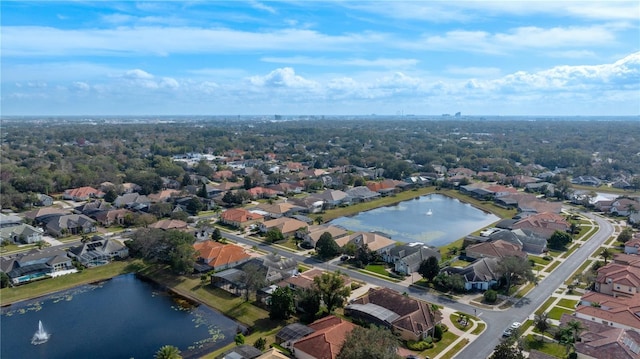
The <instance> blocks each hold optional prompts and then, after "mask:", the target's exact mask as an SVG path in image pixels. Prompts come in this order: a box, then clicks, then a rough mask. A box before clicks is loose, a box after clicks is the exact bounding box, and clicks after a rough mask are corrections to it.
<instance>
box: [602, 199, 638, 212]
mask: <svg viewBox="0 0 640 359" xmlns="http://www.w3.org/2000/svg"><path fill="white" fill-rule="evenodd" d="M609 211H610V212H611V214H614V215H616V216H625V217H626V216H629V215H630V214H632V213H636V212H640V202H638V201H635V200H633V199H631V198H617V199H616V200H615V201H613V203H611V209H610V210H609Z"/></svg>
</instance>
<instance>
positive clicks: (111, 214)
mask: <svg viewBox="0 0 640 359" xmlns="http://www.w3.org/2000/svg"><path fill="white" fill-rule="evenodd" d="M132 214H133V212H131V211H129V210H128V209H113V210H108V211H101V212H98V213H96V215H95V216H94V218H95V219H96V221H98V222H99V223H100V224H101V225H102V226H103V227H109V226H112V225H119V226H122V225H124V221H125V218H126V216H127V215H132Z"/></svg>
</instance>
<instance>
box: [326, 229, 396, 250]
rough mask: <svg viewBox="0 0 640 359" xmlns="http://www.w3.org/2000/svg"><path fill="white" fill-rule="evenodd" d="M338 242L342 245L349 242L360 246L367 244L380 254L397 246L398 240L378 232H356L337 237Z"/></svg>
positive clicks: (370, 248)
mask: <svg viewBox="0 0 640 359" xmlns="http://www.w3.org/2000/svg"><path fill="white" fill-rule="evenodd" d="M334 239H335V237H334ZM336 243H337V244H338V246H340V247H344V246H345V245H346V244H347V243H353V244H355V245H356V247H358V248H362V247H365V246H366V247H367V248H368V249H369V250H371V251H373V252H376V253H380V254H381V253H384V252H385V251H388V250H390V249H391V248H393V247H395V246H396V241H394V240H393V239H391V238H389V237H387V236H384V235H382V234H380V233H377V232H356V233H353V234H350V235H348V236H343V237H342V238H338V239H336Z"/></svg>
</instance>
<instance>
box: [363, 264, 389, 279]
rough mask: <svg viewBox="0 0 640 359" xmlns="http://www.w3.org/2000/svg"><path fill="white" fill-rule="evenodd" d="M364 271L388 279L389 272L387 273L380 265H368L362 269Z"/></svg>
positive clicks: (385, 268)
mask: <svg viewBox="0 0 640 359" xmlns="http://www.w3.org/2000/svg"><path fill="white" fill-rule="evenodd" d="M364 270H366V271H369V272H373V273H376V274H379V275H381V276H386V277H389V272H388V271H387V267H385V266H383V265H382V264H369V265H367V266H366V267H364Z"/></svg>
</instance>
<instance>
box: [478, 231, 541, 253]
mask: <svg viewBox="0 0 640 359" xmlns="http://www.w3.org/2000/svg"><path fill="white" fill-rule="evenodd" d="M489 239H491V240H492V241H495V240H498V239H501V240H504V241H507V242H510V243H514V244H517V245H519V246H521V247H522V250H523V251H525V252H527V253H533V254H542V253H544V252H545V251H546V250H547V239H546V238H543V237H540V236H537V235H536V234H535V233H534V232H532V231H530V230H528V229H514V230H505V229H500V230H499V231H496V232H494V233H492V234H490V235H489Z"/></svg>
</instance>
